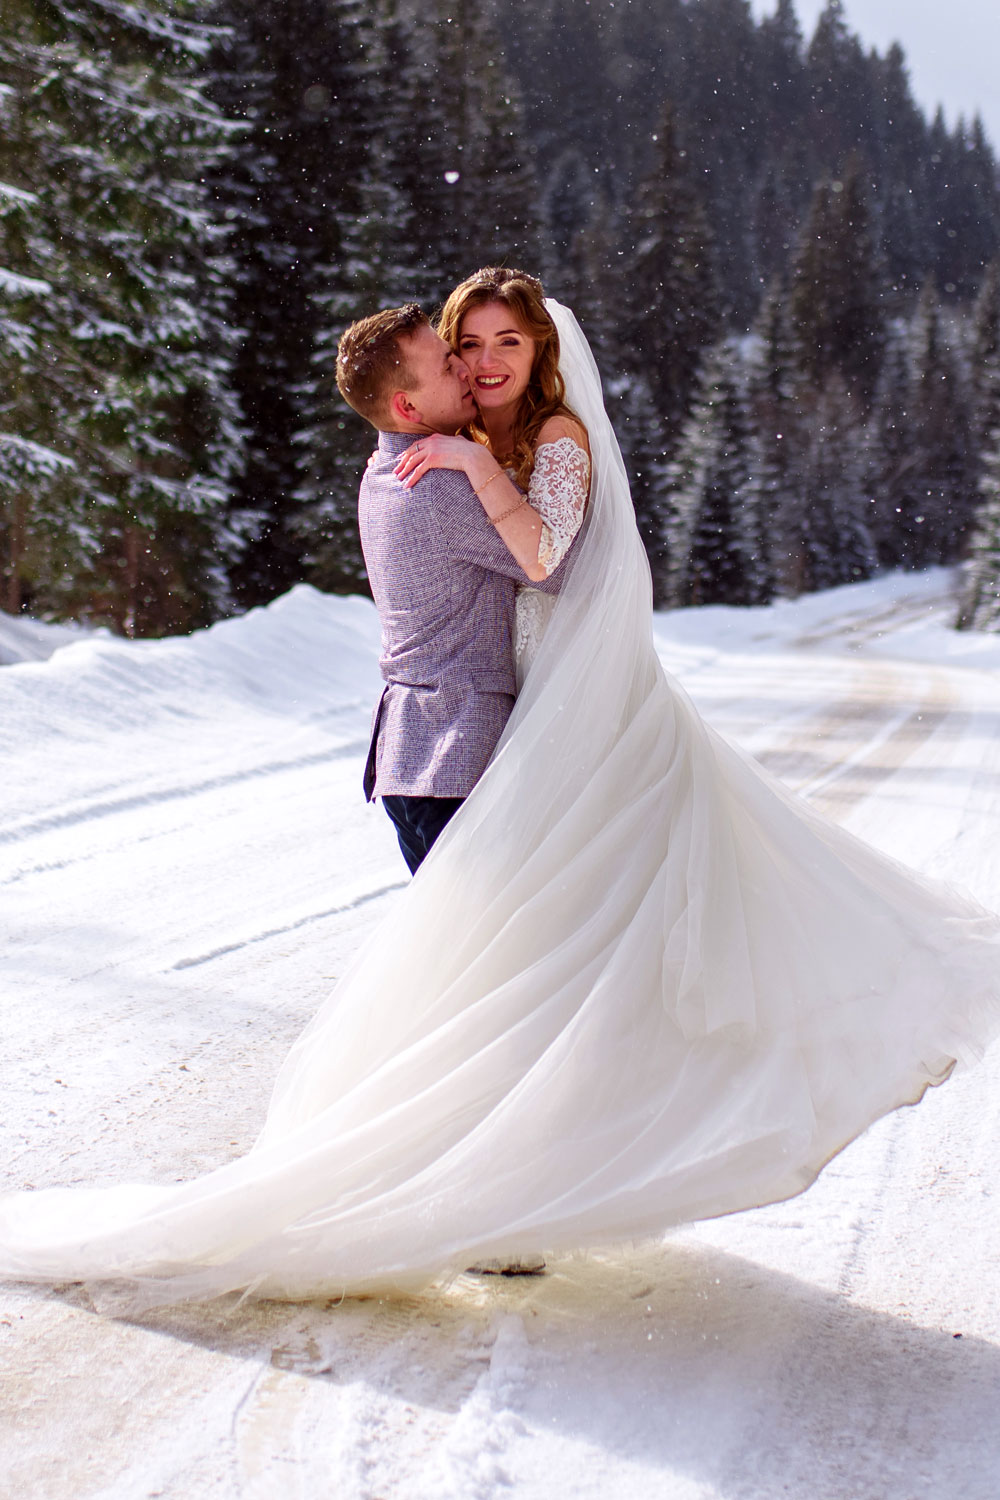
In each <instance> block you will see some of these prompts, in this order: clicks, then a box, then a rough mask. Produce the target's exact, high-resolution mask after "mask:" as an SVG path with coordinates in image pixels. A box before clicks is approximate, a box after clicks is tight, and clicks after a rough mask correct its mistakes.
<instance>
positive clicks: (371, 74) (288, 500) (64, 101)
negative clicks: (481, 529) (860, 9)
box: [0, 0, 1000, 635]
mask: <svg viewBox="0 0 1000 1500" xmlns="http://www.w3.org/2000/svg"><path fill="white" fill-rule="evenodd" d="M499 263H506V264H510V265H515V266H522V267H523V268H525V269H527V270H530V271H533V272H534V273H535V274H537V275H540V276H541V277H542V279H543V281H544V282H545V286H546V289H547V291H549V292H550V293H552V294H553V295H555V296H557V297H559V298H561V299H562V300H563V301H565V302H567V303H569V304H570V305H571V306H572V307H573V308H574V309H575V311H576V312H577V315H578V317H579V318H580V321H581V323H582V324H583V326H584V329H585V330H586V332H587V334H588V336H589V337H590V339H591V341H592V343H593V345H594V348H595V352H596V354H597V357H598V362H599V364H600V366H601V369H602V372H603V376H604V382H605V391H606V395H607V400H608V405H609V411H610V413H611V416H612V420H613V422H614V424H615V427H616V430H617V432H618V436H619V440H620V442H621V445H622V449H623V451H624V454H625V458H626V464H627V466H628V469H629V474H630V477H631V481H632V491H633V497H634V501H635V506H636V511H637V516H638V521H639V525H640V529H641V532H642V535H643V538H644V541H645V544H646V548H647V551H648V554H649V559H650V565H651V569H652V574H653V583H654V591H655V596H656V600H657V602H658V603H659V604H677V605H680V604H707V603H715V602H726V603H730V604H755V603H763V602H766V601H767V600H769V599H771V598H773V597H776V596H779V595H792V594H797V593H800V592H803V591H808V590H814V589H820V588H827V587H830V586H832V585H834V584H838V583H843V582H850V581H853V580H857V579H861V578H865V577H867V576H870V575H871V574H872V573H874V572H876V571H878V570H880V569H886V568H894V567H904V568H912V569H917V568H922V567H926V566H928V565H930V564H934V563H954V562H961V563H963V570H962V575H961V576H962V579H963V584H962V589H963V593H962V600H961V605H960V610H959V616H958V619H957V621H956V623H958V624H959V625H961V626H965V627H975V628H993V629H998V628H1000V173H998V167H997V160H996V156H995V153H994V149H993V145H992V143H991V142H990V141H989V140H988V139H987V138H986V135H985V133H984V130H983V127H982V125H981V123H980V121H979V120H978V119H976V118H971V119H959V120H958V121H957V122H953V123H949V122H947V121H946V119H945V118H944V116H943V115H942V114H941V113H940V112H938V113H937V114H936V115H935V116H934V117H933V118H929V117H928V116H927V114H926V113H925V112H924V111H923V110H922V109H921V108H920V107H919V106H918V105H917V104H916V102H915V101H914V98H913V95H912V92H911V89H910V84H909V81H908V75H907V64H906V58H905V56H904V53H903V52H902V50H901V49H900V48H899V47H898V46H893V47H891V48H890V49H889V50H888V51H887V52H886V53H885V54H884V55H883V54H879V53H878V52H876V51H869V50H866V48H865V47H864V46H863V45H862V44H861V42H860V41H859V40H858V38H857V37H856V36H855V35H854V34H853V33H852V32H851V31H850V29H849V27H848V25H847V23H846V20H845V17H844V13H843V6H842V4H841V0H828V3H827V5H826V7H825V9H824V11H823V13H822V15H821V17H820V19H819V21H818V24H817V25H816V28H815V31H814V32H813V34H812V35H804V34H803V31H802V29H801V27H800V24H799V22H798V20H797V17H796V12H795V7H794V0H776V4H775V8H774V9H773V12H772V13H771V14H769V15H767V16H766V17H765V18H764V19H762V20H755V19H754V16H753V14H752V12H751V9H750V6H749V3H748V0H59V3H56V0H4V6H3V13H2V17H0V607H2V608H4V609H6V610H8V611H11V612H17V611H20V610H25V611H30V612H31V613H32V614H34V615H37V616H40V617H43V618H49V619H80V620H85V621H88V622H90V623H94V624H105V625H109V626H111V627H112V628H113V629H115V630H117V631H121V632H123V633H125V634H128V635H162V634H165V633H170V632H177V631H187V630H191V629H194V628H196V627H199V626H203V625H206V624H208V623H210V622H211V621H213V620H215V619H218V618H220V617H222V616H224V615H228V614H233V613H236V612H239V611H242V610H245V609H247V608H249V607H251V606H254V605H257V604H261V603H265V602H267V601H268V600H270V599H272V598H274V597H275V596H276V595H278V594H280V593H282V592H283V591H285V590H286V589H288V588H289V587H291V586H292V585H293V584H295V583H297V582H302V581H305V582H309V583H312V584H314V585H315V586H317V587H318V588H321V589H325V590H332V591H353V592H356V591H364V590H365V588H366V581H365V574H364V567H363V562H362V559H361V554H360V548H359V544H358V538H357V530H356V525H355V507H356V498H357V487H358V478H359V475H360V472H361V470H362V468H363V466H364V462H365V459H366V457H367V455H368V453H369V452H370V450H371V447H372V435H371V430H370V429H369V428H367V427H366V426H365V424H364V423H363V422H361V421H360V419H358V418H356V417H355V416H354V415H353V413H351V412H350V411H349V410H348V409H347V408H346V407H344V406H343V404H342V403H341V402H340V400H339V398H338V396H337V393H336V389H335V386H334V383H333V366H334V358H335V351H336V344H337V339H338V336H339V333H340V331H341V330H342V329H343V327H344V326H345V325H346V324H347V323H348V322H350V321H352V320H353V319H354V318H356V317H359V316H362V315H364V314H366V313H369V312H372V311H375V310H377V309H378V308H379V307H383V306H389V305H392V304H394V303H400V302H404V301H410V300H417V301H419V302H420V303H421V304H422V305H423V306H424V307H425V308H427V310H428V311H429V312H430V313H432V314H433V313H434V311H436V309H437V307H438V306H439V305H440V303H441V302H442V300H443V298H444V297H445V295H446V294H447V292H448V291H449V290H450V288H451V287H452V286H453V285H454V284H455V283H456V282H457V281H458V280H460V279H461V278H462V277H464V276H465V275H467V274H469V273H470V272H471V271H473V270H475V269H476V268H477V267H479V266H482V265H489V264H499Z"/></svg>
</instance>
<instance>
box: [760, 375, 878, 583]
mask: <svg viewBox="0 0 1000 1500" xmlns="http://www.w3.org/2000/svg"><path fill="white" fill-rule="evenodd" d="M867 478H868V462H867V457H866V451H865V442H864V427H863V422H862V419H861V417H860V415H859V412H858V406H857V402H856V399H855V398H854V396H853V394H852V392H851V391H850V390H849V389H848V387H847V385H846V382H845V380H844V377H843V376H842V375H841V374H839V372H837V371H833V372H832V373H831V374H829V375H828V376H827V378H826V380H825V381H824V383H823V385H822V386H821V387H820V388H819V390H818V391H815V392H814V393H813V397H812V401H811V404H810V410H809V412H808V415H807V416H806V417H805V419H804V420H803V422H802V424H801V426H800V428H799V430H798V434H797V442H796V451H795V455H794V467H793V471H792V482H793V483H794V485H795V487H796V488H797V490H798V493H799V495H800V497H801V501H800V504H799V505H798V507H797V508H796V511H795V513H794V517H795V520H796V521H797V532H798V534H797V535H796V534H795V533H794V532H793V531H792V530H791V528H789V530H788V531H787V532H786V534H785V536H784V537H783V539H782V540H783V545H784V546H786V547H787V548H788V570H787V578H786V585H788V586H790V589H791V591H792V592H801V593H810V592H812V591H814V590H816V589H826V588H832V587H834V585H836V584H840V583H855V582H857V581H858V580H859V579H862V578H869V577H871V575H872V573H873V572H874V571H875V568H876V566H877V563H878V555H877V549H876V545H875V540H874V537H873V535H872V512H873V507H872V502H871V497H870V492H869V489H868V486H867V482H866V481H867Z"/></svg>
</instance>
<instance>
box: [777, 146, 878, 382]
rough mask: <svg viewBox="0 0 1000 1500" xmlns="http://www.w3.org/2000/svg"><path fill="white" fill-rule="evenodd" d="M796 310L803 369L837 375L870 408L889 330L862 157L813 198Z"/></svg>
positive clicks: (793, 299)
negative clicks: (886, 334)
mask: <svg viewBox="0 0 1000 1500" xmlns="http://www.w3.org/2000/svg"><path fill="white" fill-rule="evenodd" d="M790 312H791V317H792V322H793V325H794V328H795V335H796V339H797V343H798V349H799V362H800V368H801V369H802V371H803V373H804V374H805V375H806V376H808V377H809V379H810V380H812V381H813V382H814V383H822V382H823V381H824V380H825V378H826V376H827V375H828V374H830V373H832V372H833V371H838V372H839V373H840V374H841V375H843V377H844V379H845V381H846V382H847V385H848V388H849V389H851V390H852V391H854V392H855V393H856V395H857V397H858V399H859V400H860V401H861V402H862V404H864V405H868V403H869V402H870V401H871V398H872V395H873V394H874V390H875V384H876V382H877V379H878V371H879V366H880V364H881V356H882V347H883V342H884V328H885V317H886V312H885V280H884V271H883V265H882V260H881V255H880V251H879V248H878V243H877V239H876V235H875V233H874V228H873V224H872V213H871V206H870V199H869V192H868V187H867V184H866V181H865V176H864V169H863V166H862V163H861V160H860V158H859V157H858V156H856V155H854V156H852V157H851V159H850V160H849V162H848V164H847V166H846V169H845V171H844V174H843V177H842V178H836V179H832V180H827V181H824V182H822V183H820V184H819V185H818V187H817V188H816V190H815V193H814V194H813V201H812V204H811V207H810V210H809V216H808V219H807V220H806V223H805V225H804V227H803V230H802V234H801V237H800V240H799V245H798V249H797V252H796V255H795V262H794V266H793V270H792V284H791V292H790Z"/></svg>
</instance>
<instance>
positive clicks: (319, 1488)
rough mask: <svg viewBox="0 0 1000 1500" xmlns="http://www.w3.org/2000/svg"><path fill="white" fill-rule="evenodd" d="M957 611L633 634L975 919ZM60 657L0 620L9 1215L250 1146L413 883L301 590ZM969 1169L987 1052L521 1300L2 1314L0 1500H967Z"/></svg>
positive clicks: (973, 680) (976, 1431)
mask: <svg viewBox="0 0 1000 1500" xmlns="http://www.w3.org/2000/svg"><path fill="white" fill-rule="evenodd" d="M950 588H951V579H950V578H949V575H948V574H946V573H944V572H935V573H930V574H924V575H919V576H913V575H892V576H889V577H886V578H882V579H879V580H876V581H874V582H872V583H866V584H860V585H856V586H852V587H849V588H843V589H838V590H835V591H833V592H830V593H826V594H822V595H816V596H813V597H810V598H806V599H801V600H798V601H795V602H784V603H780V604H776V605H774V606H770V607H767V608H761V609H751V610H743V609H729V608H712V609H705V610H699V611H694V610H688V611H680V612H677V613H674V614H670V615H661V616H658V617H657V619H656V622H655V631H656V640H657V646H658V649H659V651H660V653H661V656H662V658H663V660H664V663H665V664H666V665H667V667H668V668H669V669H670V670H672V671H674V672H675V673H676V674H677V675H678V677H679V678H680V679H681V681H682V682H683V683H684V685H685V686H686V687H687V688H688V690H689V691H690V692H691V693H692V695H693V696H694V698H695V700H696V702H697V703H698V704H699V706H700V707H701V708H702V710H703V711H704V713H705V714H706V715H707V716H708V717H709V718H710V719H711V720H712V722H713V723H714V724H716V726H717V727H719V728H720V729H721V730H723V732H725V733H726V734H728V735H730V736H731V737H733V738H735V739H737V740H739V741H740V742H742V743H743V744H744V745H746V746H747V747H748V748H749V749H750V750H751V751H752V752H753V753H754V754H755V755H757V756H758V757H759V758H760V759H761V760H762V761H763V762H764V763H765V764H766V765H768V766H769V767H770V768H771V769H772V770H773V771H775V772H776V773H777V774H779V775H780V776H782V777H783V778H784V779H785V780H786V781H787V782H788V783H789V784H791V785H793V786H795V787H797V788H798V789H800V790H801V791H802V792H803V793H804V794H805V795H806V796H808V797H809V798H810V799H811V800H812V801H814V802H815V803H816V804H817V805H819V806H820V807H822V808H823V809H824V810H825V811H826V812H827V813H828V814H829V815H830V816H832V817H834V818H836V819H839V820H841V821H843V822H845V823H846V824H848V825H849V826H850V827H851V828H852V829H854V830H855V831H856V832H857V833H859V834H861V835H862V836H863V837H865V838H868V839H870V840H871V841H873V842H874V843H876V844H878V845H879V846H880V847H882V848H884V849H886V850H888V851H889V852H891V853H894V854H896V855H897V856H899V857H900V858H902V859H904V860H906V861H907V862H909V863H911V864H913V865H916V866H918V867H919V868H920V869H922V870H925V871H927V872H930V873H933V874H935V875H938V876H941V877H943V878H945V879H948V880H950V881H954V882H956V883H960V884H962V885H964V886H966V887H968V888H969V889H971V890H972V891H973V892H974V893H975V894H976V895H977V896H978V897H979V898H980V900H982V901H984V902H985V903H987V904H988V905H990V906H993V907H1000V733H998V714H1000V673H998V671H997V668H998V667H1000V639H997V638H991V637H986V636H977V635H971V634H966V635H957V634H955V633H954V632H952V631H951V630H950V629H949V628H948V625H949V622H950V619H951V616H952V612H953V605H952V601H951V599H950ZM52 631H53V627H40V626H37V625H32V624H31V623H30V622H27V621H23V620H20V619H15V620H11V619H10V617H6V616H2V615H0V661H6V662H14V663H15V664H13V665H7V666H4V667H3V669H2V670H0V755H2V764H3V767H4V798H3V809H4V810H3V813H2V815H0V886H2V892H3V898H2V899H3V913H4V924H3V932H4V942H3V947H2V950H0V1001H2V1006H3V1017H4V1045H3V1053H2V1059H3V1108H2V1117H0V1162H2V1163H3V1169H4V1182H5V1185H8V1186H11V1187H23V1186H27V1185H29V1184H34V1185H37V1186H41V1185H47V1184H55V1183H71V1182H79V1183H96V1182H114V1181H118V1180H125V1179H129V1180H135V1179H137V1178H138V1179H141V1178H146V1179H149V1180H167V1181H169V1180H172V1179H174V1178H182V1177H187V1176H189V1175H191V1174H194V1173H198V1172H202V1171H205V1170H207V1169H209V1168H211V1167H212V1166H214V1165H216V1164H218V1163H220V1162H222V1161H224V1160H226V1159H228V1158H230V1157H231V1156H234V1155H236V1154H238V1153H240V1152H242V1151H244V1150H245V1149H246V1148H247V1147H248V1146H249V1145H250V1143H251V1142H252V1141H253V1139H254V1135H255V1133H256V1130H257V1129H258V1127H259V1125H260V1122H261V1120H262V1117H263V1112H264V1109H265V1105H266V1100H267V1096H268V1092H269V1087H270V1082H271V1080H272V1078H273V1076H274V1073H275V1071H276V1069H277V1066H278V1063H279V1061H280V1059H281V1057H282V1056H283V1054H284V1052H285V1050H286V1049H287V1047H288V1046H289V1044H290V1042H291V1041H292V1039H293V1038H294V1037H295V1035H296V1034H297V1033H298V1031H299V1030H300V1028H301V1027H302V1026H303V1025H304V1024H305V1022H306V1021H307V1020H308V1019H309V1017H310V1016H311V1015H312V1014H313V1012H314V1011H315V1010H316V1008H317V1006H318V1005H319V1004H320V1003H321V1002H322V1000H323V998H324V996H325V995H326V994H327V993H328V992H329V990H330V987H331V985H332V984H333V982H334V980H335V979H336V977H337V975H338V974H339V973H340V972H342V970H343V968H344V965H345V964H346V963H347V961H348V960H349V959H350V957H351V955H352V954H353V952H354V951H355V950H356V948H357V947H358V945H359V943H360V942H361V939H362V937H363V936H364V935H365V934H366V933H367V932H369V931H370V930H371V928H372V927H373V925H374V924H376V923H377V922H378V921H379V920H380V918H381V917H382V916H383V915H384V914H385V913H386V912H387V911H388V910H389V909H390V907H391V905H392V903H393V901H394V900H396V899H397V893H398V891H399V890H400V889H401V887H402V885H403V883H404V881H405V878H406V875H405V869H404V866H403V864H402V861H401V859H400V856H399V854H398V851H397V849H396V847H395V843H394V839H393V837H392V834H391V831H390V828H389V824H388V820H387V819H386V817H385V815H384V813H383V812H382V811H381V809H380V808H378V807H377V806H376V807H367V806H366V805H365V803H364V801H363V799H362V796H361V791H360V781H361V770H362V764H363V759H364V754H365V750H366V746H367V737H368V722H369V712H370V708H371V705H372V703H373V702H374V700H375V698H376V696H377V693H378V688H379V682H378V673H377V667H376V654H377V645H378V623H377V620H376V617H375V614H374V611H373V609H372V607H371V605H370V604H369V603H367V602H366V601H364V600H361V599H335V598H328V597H325V596H322V595H320V594H318V593H316V592H314V591H312V590H310V589H307V588H299V589H295V590H293V591H292V593H290V594H288V595H286V596H285V597H284V598H282V599H279V600H278V601H276V603H274V604H272V605H271V606H269V607H268V608H267V609H264V610H258V611H254V612H253V613H251V614H249V615H247V616H245V617H244V618H242V619H238V620H233V621H228V622H225V623H223V624H220V625H216V626H214V627H213V628H212V629H211V630H208V631H204V632H202V633H200V634H198V635H196V636H193V637H190V638H185V639H172V640H166V641H157V642H123V641H119V640H114V639H112V638H110V637H108V636H106V635H87V634H86V633H81V632H69V631H64V632H59V631H58V629H56V633H54V634H53V633H52ZM46 658H47V659H46ZM608 1066H609V1067H613V1066H614V1059H613V1058H609V1059H608ZM998 1143H1000V1048H995V1049H994V1050H993V1052H992V1053H991V1054H990V1055H989V1056H988V1057H987V1059H986V1060H985V1061H984V1063H982V1064H981V1065H980V1066H979V1067H978V1068H976V1069H974V1070H971V1071H969V1072H967V1073H965V1074H964V1075H962V1076H961V1077H957V1078H955V1079H953V1080H952V1081H951V1082H950V1083H949V1084H948V1085H946V1086H945V1087H944V1088H942V1089H939V1090H934V1091H932V1092H931V1093H930V1094H928V1096H927V1097H926V1098H925V1100H924V1102H923V1103H922V1104H921V1105H920V1106H919V1107H918V1108H916V1109H911V1110H903V1111H901V1112H900V1113H898V1114H896V1115H894V1116H892V1117H891V1118H889V1119H888V1120H885V1121H883V1122H881V1123H880V1124H879V1125H878V1126H877V1127H876V1128H875V1129H874V1130H872V1131H870V1132H869V1133H868V1134H867V1135H866V1136H865V1137H863V1138H862V1139H861V1140H859V1141H857V1142H856V1143H855V1144H854V1145H853V1146H851V1147H850V1148H849V1149H848V1150H847V1151H846V1152H845V1153H844V1154H843V1155H842V1156H840V1157H839V1158H838V1159H837V1160H836V1161H835V1162H834V1163H833V1164H832V1165H831V1166H830V1167H829V1168H828V1169H827V1171H826V1172H825V1173H824V1175H823V1176H822V1177H821V1178H820V1180H819V1181H818V1182H817V1183H816V1184H815V1186H814V1187H813V1188H811V1189H810V1191H809V1192H808V1193H806V1194H805V1195H803V1196H802V1197H800V1198H798V1199H796V1200H794V1201H792V1202H789V1203H785V1204H781V1205H778V1206H776V1207H773V1208H770V1209H766V1210H760V1211H757V1212H754V1213H747V1214H742V1215H739V1216H736V1217H733V1218H729V1219H725V1220H718V1221H715V1222H713V1223H709V1224H702V1225H697V1226H693V1227H691V1228H690V1229H687V1230H685V1231H683V1232H681V1233H674V1234H671V1235H670V1236H669V1237H668V1238H667V1239H666V1240H664V1241H663V1243H661V1244H654V1245H649V1244H647V1245H643V1246H641V1247H637V1248H635V1249H632V1250H629V1249H622V1250H620V1251H617V1252H614V1253H609V1254H606V1255H602V1256H590V1257H580V1258H569V1259H565V1260H561V1261H559V1262H557V1263H555V1264H552V1265H550V1266H549V1268H548V1271H547V1273H546V1274H545V1275H544V1276H539V1277H534V1278H521V1279H517V1280H510V1281H503V1280H495V1279H483V1278H475V1277H472V1276H465V1277H461V1278H459V1280H458V1281H457V1282H455V1283H453V1284H451V1285H448V1286H441V1287H438V1288H435V1289H433V1290H432V1291H430V1292H428V1293H427V1294H426V1295H424V1296H421V1297H408V1298H401V1299H397V1300H392V1299H385V1300H367V1301H366V1300H357V1299H356V1300H347V1301H344V1302H343V1303H339V1304H318V1303H314V1304H308V1305H301V1306H288V1305H277V1304H245V1305H242V1306H236V1305H232V1304H227V1305H225V1306H222V1305H218V1304H216V1305H213V1306H212V1307H210V1308H205V1307H188V1308H183V1309H179V1310H177V1309H175V1310H173V1311H170V1312H163V1313H159V1314H155V1315H150V1316H148V1317H146V1318H145V1319H143V1320H141V1321H135V1320H131V1321H129V1320H124V1319H121V1318H118V1319H116V1318H114V1317H113V1316H107V1315H99V1314H97V1313H96V1312H95V1311H94V1310H93V1308H92V1306H91V1304H90V1302H89V1299H88V1296H87V1294H86V1292H85V1291H83V1290H82V1289H80V1288H78V1287H66V1288H59V1289H56V1290H55V1291H52V1290H48V1289H34V1290H30V1289H28V1290H25V1289H19V1288H16V1287H5V1288H0V1458H2V1462H0V1495H2V1496H3V1497H5V1500H6V1497H8V1496H10V1497H14V1496H17V1497H18V1500H22V1497H24V1496H31V1497H35V1496H38V1497H42V1500H97V1497H102V1500H133V1497H134V1500H140V1497H143V1500H144V1497H147V1496H154V1495H158V1496H177V1497H184V1500H201V1497H206V1500H207V1497H212V1500H229V1497H237V1496H239V1497H245V1500H270V1497H276V1500H277V1497H280V1500H293V1497H301V1500H325V1497H331V1500H332V1497H336V1500H394V1497H402V1500H423V1497H427V1500H446V1497H454V1500H498V1497H500V1496H516V1497H524V1500H529V1497H530V1500H563V1497H566V1500H570V1497H572V1500H591V1497H593V1500H598V1497H600V1500H660V1497H669V1500H695V1497H697V1500H708V1497H712V1500H715V1497H718V1500H777V1497H791V1500H920V1497H925V1496H927V1497H934V1500H995V1497H996V1495H997V1493H998V1486H1000V1481H998V1475H1000V1424H998V1422H997V1393H998V1391H1000V1298H998V1279H997V1272H996V1249H997V1246H998V1245H1000V1165H998V1160H1000V1152H998Z"/></svg>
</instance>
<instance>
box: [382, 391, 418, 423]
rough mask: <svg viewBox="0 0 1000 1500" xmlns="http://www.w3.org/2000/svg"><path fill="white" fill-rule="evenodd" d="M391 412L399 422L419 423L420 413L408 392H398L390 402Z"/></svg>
mask: <svg viewBox="0 0 1000 1500" xmlns="http://www.w3.org/2000/svg"><path fill="white" fill-rule="evenodd" d="M389 410H390V411H391V412H392V415H393V416H394V417H395V419H396V421H397V422H419V421H420V420H421V417H420V413H419V412H418V411H417V408H416V407H415V406H414V404H413V402H412V401H411V400H410V398H409V396H408V395H407V393H406V391H396V392H395V393H394V395H393V397H392V400H391V401H390V402H389Z"/></svg>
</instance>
